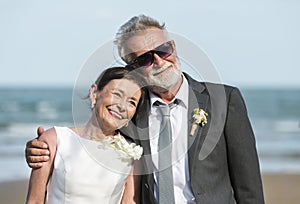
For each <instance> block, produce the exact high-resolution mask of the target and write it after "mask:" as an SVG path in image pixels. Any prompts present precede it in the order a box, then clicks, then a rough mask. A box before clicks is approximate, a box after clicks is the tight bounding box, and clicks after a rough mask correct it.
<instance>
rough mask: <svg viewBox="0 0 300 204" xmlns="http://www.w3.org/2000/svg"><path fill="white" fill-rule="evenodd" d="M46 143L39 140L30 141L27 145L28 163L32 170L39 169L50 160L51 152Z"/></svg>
mask: <svg viewBox="0 0 300 204" xmlns="http://www.w3.org/2000/svg"><path fill="white" fill-rule="evenodd" d="M47 148H48V145H47V144H46V143H45V142H42V141H39V140H37V139H33V140H30V141H28V142H27V143H26V149H25V156H26V162H27V164H28V166H29V167H31V168H39V167H41V166H42V165H43V162H45V161H48V160H49V155H50V152H49V150H48V149H47Z"/></svg>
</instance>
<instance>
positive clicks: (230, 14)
mask: <svg viewBox="0 0 300 204" xmlns="http://www.w3.org/2000/svg"><path fill="white" fill-rule="evenodd" d="M138 14H146V15H150V16H152V17H154V18H156V19H158V20H159V21H160V22H165V23H166V26H167V29H168V31H170V32H173V33H176V34H179V35H182V36H184V37H185V38H187V39H189V40H190V41H192V42H193V43H195V44H196V45H197V46H199V47H200V48H201V49H203V50H204V51H205V53H206V54H207V55H208V56H209V58H210V59H211V61H212V62H213V63H214V65H215V66H216V68H217V70H218V72H219V74H220V77H221V79H222V82H224V83H227V84H231V85H236V86H254V87H270V86H271V87H282V86H283V87H300V77H299V76H300V26H299V25H300V24H299V19H300V1H297V0H245V1H238V0H227V1H221V0H219V1H217V0H206V1H203V0H194V1H190V0H185V1H175V0H173V1H168V0H166V1H161V0H153V1H141V0H128V1H116V0H109V1H108V0H105V1H99V0H94V1H90V0H87V1H83V0H81V1H79V0H67V1H65V0H60V1H58V0H52V1H40V0H35V1H34V0H27V1H21V0H11V1H5V0H0V25H1V32H0V56H1V57H0V59H1V60H0V69H1V73H0V86H14V87H18V86H72V85H73V84H74V81H75V80H76V77H77V75H78V73H79V71H80V68H81V66H82V65H83V63H84V62H85V61H86V59H87V58H88V57H89V56H90V55H91V54H92V53H93V52H94V51H95V50H96V49H97V48H99V46H101V45H103V44H105V43H106V42H109V41H111V40H113V38H114V36H115V33H116V31H117V29H118V28H119V26H120V25H122V24H123V23H124V22H125V21H127V20H128V19H129V18H131V17H132V16H134V15H138Z"/></svg>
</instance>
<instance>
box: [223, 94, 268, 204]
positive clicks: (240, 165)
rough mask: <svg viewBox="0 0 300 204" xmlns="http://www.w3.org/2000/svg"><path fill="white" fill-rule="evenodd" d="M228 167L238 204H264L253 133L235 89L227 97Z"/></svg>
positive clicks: (242, 103)
mask: <svg viewBox="0 0 300 204" xmlns="http://www.w3.org/2000/svg"><path fill="white" fill-rule="evenodd" d="M225 138H226V144H227V150H228V162H229V164H228V166H229V174H230V180H231V183H232V187H233V191H234V196H235V199H236V202H237V203H238V204H250V203H251V204H263V203H264V197H263V189H262V181H261V174H260V168H259V161H258V156H257V150H256V143H255V137H254V133H253V130H252V127H251V124H250V121H249V118H248V114H247V110H246V106H245V103H244V100H243V98H242V96H241V93H240V91H239V90H238V89H237V88H232V89H231V91H230V93H229V100H228V113H227V120H226V123H225Z"/></svg>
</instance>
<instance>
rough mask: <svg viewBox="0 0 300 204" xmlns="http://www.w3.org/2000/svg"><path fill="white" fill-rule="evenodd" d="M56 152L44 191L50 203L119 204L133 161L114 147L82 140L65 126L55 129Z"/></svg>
mask: <svg viewBox="0 0 300 204" xmlns="http://www.w3.org/2000/svg"><path fill="white" fill-rule="evenodd" d="M55 130H56V133H57V151H56V156H55V161H54V169H53V173H52V177H51V178H50V181H49V185H48V192H47V203H51V204H60V203H64V204H68V203H70V204H71V203H72V204H88V203H101V204H106V203H107V204H116V203H120V200H121V197H122V193H123V190H124V184H125V180H126V178H127V176H128V174H129V173H130V170H131V165H132V160H128V161H124V160H121V159H120V156H119V154H118V153H117V151H116V150H115V149H114V148H113V147H111V146H110V147H107V148H103V146H102V145H101V142H99V141H93V140H89V139H85V138H82V137H80V136H79V135H77V134H76V133H75V132H73V131H72V130H71V129H69V128H67V127H55Z"/></svg>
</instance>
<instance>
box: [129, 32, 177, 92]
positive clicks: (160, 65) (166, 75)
mask: <svg viewBox="0 0 300 204" xmlns="http://www.w3.org/2000/svg"><path fill="white" fill-rule="evenodd" d="M169 41H170V39H169V38H168V36H167V33H166V31H163V30H160V29H158V28H149V29H147V30H146V31H143V32H140V33H137V34H136V35H134V36H133V37H131V38H130V39H129V40H128V41H127V43H126V46H127V49H128V50H129V51H130V52H131V53H133V54H134V56H135V58H137V57H139V56H141V55H142V54H145V53H146V52H148V51H151V50H159V48H161V47H163V46H161V45H162V44H164V43H166V42H169ZM171 45H172V48H173V52H172V54H171V55H170V56H168V57H166V58H165V59H163V57H160V56H159V54H158V53H156V52H155V51H154V52H152V56H153V63H152V64H151V65H147V66H144V67H140V68H138V69H139V70H141V71H142V73H143V74H144V76H145V78H146V81H147V83H148V85H149V86H150V87H151V89H152V91H153V92H165V91H166V90H170V89H171V88H173V87H175V86H176V85H178V84H180V83H181V70H180V64H179V61H178V59H177V56H176V47H175V43H174V42H173V41H171ZM159 46H160V47H159ZM158 47H159V48H158ZM156 48H158V49H156Z"/></svg>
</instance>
